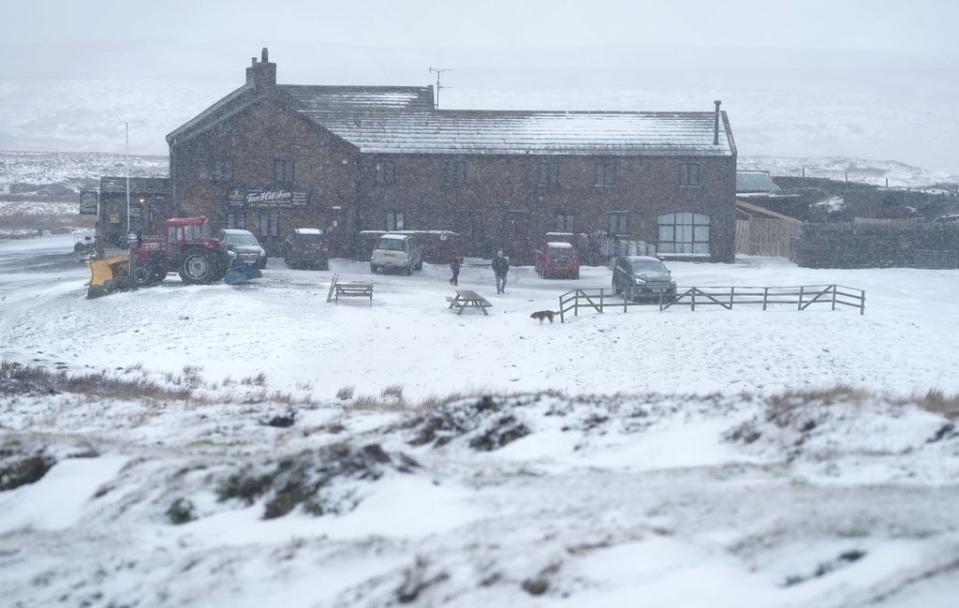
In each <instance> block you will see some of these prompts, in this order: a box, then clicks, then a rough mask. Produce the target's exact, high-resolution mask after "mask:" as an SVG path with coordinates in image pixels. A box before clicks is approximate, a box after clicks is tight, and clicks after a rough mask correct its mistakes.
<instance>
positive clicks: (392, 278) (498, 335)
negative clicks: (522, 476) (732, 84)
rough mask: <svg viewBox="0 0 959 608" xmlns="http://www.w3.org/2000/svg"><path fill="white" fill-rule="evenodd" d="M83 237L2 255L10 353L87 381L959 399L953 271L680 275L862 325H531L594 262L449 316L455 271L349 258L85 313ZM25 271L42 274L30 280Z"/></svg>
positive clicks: (648, 315) (106, 302)
mask: <svg viewBox="0 0 959 608" xmlns="http://www.w3.org/2000/svg"><path fill="white" fill-rule="evenodd" d="M72 239H73V237H72V236H70V235H64V236H62V237H50V238H47V239H41V240H36V241H28V242H23V243H0V272H2V273H3V276H4V280H3V282H2V284H0V313H2V314H0V332H2V334H3V336H4V338H5V339H4V341H3V344H2V345H0V357H2V358H4V359H8V360H15V361H21V362H31V361H35V362H37V363H44V364H48V365H53V364H55V363H56V362H62V363H63V364H65V365H66V366H68V367H70V368H71V369H78V370H79V369H83V368H84V367H85V366H92V367H94V368H97V369H102V368H107V369H109V368H114V367H125V366H128V365H131V364H135V363H143V364H144V365H145V366H146V367H148V368H149V369H151V370H156V371H162V372H172V373H176V372H179V370H181V369H182V368H183V366H184V365H192V366H199V367H201V368H203V375H204V377H205V378H206V379H208V380H210V381H221V380H222V379H223V378H225V377H227V376H232V377H233V378H238V377H247V376H251V375H256V374H258V373H260V372H262V373H264V374H266V376H267V378H268V379H269V384H270V385H271V386H273V387H274V388H276V389H278V390H287V391H293V390H295V389H296V387H297V385H299V384H303V383H309V384H311V385H312V395H313V396H315V397H317V398H327V397H331V396H332V395H333V394H335V393H336V391H337V390H338V389H339V388H340V387H342V386H347V385H353V386H355V387H356V389H357V391H359V392H361V393H366V394H378V393H379V392H380V391H381V390H382V389H383V388H384V387H386V386H391V385H395V384H400V385H403V386H404V390H405V392H406V394H407V395H408V396H412V397H416V398H425V397H427V396H429V395H444V394H447V393H450V392H455V391H464V390H468V389H496V390H511V391H513V390H539V389H562V390H568V391H572V392H575V393H594V392H598V393H615V392H618V391H659V392H667V393H671V392H696V393H709V392H713V391H723V392H728V391H762V392H769V391H779V390H783V389H785V388H802V387H824V386H832V385H835V384H837V383H842V384H848V385H851V386H857V387H865V388H870V389H874V388H877V387H878V388H881V389H884V390H889V391H895V392H897V393H905V394H908V393H912V392H919V393H925V391H927V390H929V389H930V388H942V389H945V390H947V391H959V342H956V341H955V340H951V339H949V338H948V337H947V336H948V333H949V332H948V331H947V330H950V329H951V328H955V327H956V316H955V304H954V303H955V300H956V298H957V297H959V293H957V285H959V282H957V280H959V272H957V271H955V270H915V269H883V270H878V269H877V270H822V269H808V268H798V267H797V266H795V265H794V264H792V263H790V262H786V261H784V260H782V259H778V258H749V257H742V258H740V261H739V262H737V263H736V264H694V263H672V264H670V267H671V269H672V270H673V274H674V279H675V280H676V281H677V283H678V284H679V285H680V288H682V287H683V286H724V285H734V286H777V285H823V284H832V283H839V284H842V285H848V286H850V287H855V288H859V289H864V290H865V291H866V314H865V315H864V316H860V315H859V314H858V311H854V310H853V309H842V310H837V311H835V312H833V311H830V310H828V307H826V308H823V309H815V308H811V309H809V310H807V311H804V312H797V311H796V310H793V309H792V308H789V309H785V308H783V309H779V310H773V311H769V312H765V313H764V312H762V311H761V310H758V309H756V308H752V309H750V308H744V309H742V310H740V309H736V310H734V311H732V312H730V311H725V310H716V309H712V310H697V311H696V312H690V311H689V309H688V308H686V309H682V308H674V309H670V310H668V311H666V312H660V311H659V310H658V309H657V308H656V307H655V306H651V307H648V308H646V307H637V308H631V309H630V312H629V313H628V314H622V313H616V312H609V313H605V314H602V315H599V314H595V313H590V312H583V313H582V314H580V316H579V317H577V318H575V319H573V320H572V322H569V323H565V324H560V323H558V322H556V323H554V324H552V325H550V324H549V323H546V324H545V325H541V324H540V323H538V322H536V321H533V320H531V319H530V318H529V314H530V313H532V312H534V311H538V310H556V309H557V308H558V296H559V295H560V294H561V293H563V292H565V291H567V290H569V289H572V288H574V287H578V286H584V287H608V286H609V284H610V272H609V270H608V269H606V268H601V267H590V268H585V269H584V271H583V274H582V278H581V279H580V280H579V281H563V280H543V279H541V278H539V277H538V276H537V275H536V274H535V273H534V272H533V270H532V269H531V268H529V267H523V268H517V269H514V270H513V271H512V272H511V273H510V277H509V288H508V292H507V295H506V296H496V295H494V293H495V290H494V289H493V277H492V274H491V271H490V270H489V268H488V267H470V266H467V267H466V268H464V269H463V271H462V274H461V280H460V285H461V287H462V288H468V289H476V290H477V291H478V292H479V293H481V294H483V295H486V296H487V297H488V298H489V299H490V300H491V301H492V302H493V305H494V307H493V308H492V309H491V312H490V316H488V317H484V316H482V315H477V314H475V313H472V312H467V313H464V314H463V315H462V316H456V315H453V314H451V312H450V311H449V310H448V309H447V306H446V297H447V296H449V295H452V289H451V287H450V285H449V284H448V283H447V278H448V276H449V274H448V273H449V270H448V269H447V268H446V267H443V266H432V265H429V264H427V265H425V267H424V270H423V271H422V272H419V273H414V275H413V276H412V277H405V276H400V275H379V274H378V275H375V276H371V275H370V272H369V265H368V264H364V263H359V262H352V261H347V260H334V261H333V263H332V270H331V271H330V272H316V271H303V270H289V269H287V268H286V267H285V265H284V263H283V261H282V260H281V259H271V260H270V264H269V266H268V268H267V269H266V271H265V272H264V277H263V278H262V279H261V280H258V281H256V282H254V283H251V284H248V285H244V286H241V287H231V286H229V285H225V284H215V285H206V286H186V285H183V284H181V283H180V281H179V279H178V278H177V277H176V276H175V275H170V277H169V278H168V279H167V281H166V282H165V283H164V284H162V285H160V286H158V287H155V288H151V289H144V290H140V291H136V292H128V293H119V294H116V295H113V296H111V297H109V298H103V299H100V300H95V301H88V300H86V299H84V295H85V293H86V291H85V287H84V282H85V281H86V280H87V278H88V274H89V271H88V270H87V269H86V268H85V267H84V266H82V265H81V264H78V263H76V262H75V261H73V259H72V257H71V255H70V254H69V253H68V252H70V251H72V246H73V240H72ZM25 247H27V248H30V249H29V253H26V252H24V250H23V248H25ZM58 254H59V255H58ZM24 260H27V261H26V262H25V261H24ZM30 264H34V265H35V269H31V270H27V271H25V270H23V268H24V266H25V265H30ZM48 269H50V270H48ZM38 270H39V271H38ZM333 272H336V273H339V274H340V276H341V279H342V280H349V279H359V280H370V279H372V280H373V282H374V283H375V298H374V304H373V306H372V307H369V306H364V305H363V303H362V302H359V301H345V302H341V303H340V304H339V305H333V304H327V303H326V296H327V290H328V286H329V280H330V277H331V276H332V273H333Z"/></svg>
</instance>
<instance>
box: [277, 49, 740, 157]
mask: <svg viewBox="0 0 959 608" xmlns="http://www.w3.org/2000/svg"><path fill="white" fill-rule="evenodd" d="M263 50H264V51H266V49H263ZM713 103H714V104H716V121H715V123H714V124H713V145H714V146H718V145H719V104H721V103H722V101H720V100H718V99H717V100H716V101H714V102H713Z"/></svg>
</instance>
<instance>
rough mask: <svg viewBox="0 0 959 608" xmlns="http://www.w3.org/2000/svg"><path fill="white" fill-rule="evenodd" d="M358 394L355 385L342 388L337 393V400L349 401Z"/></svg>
mask: <svg viewBox="0 0 959 608" xmlns="http://www.w3.org/2000/svg"><path fill="white" fill-rule="evenodd" d="M354 393H356V387H355V386H353V385H347V386H341V387H340V390H338V391H336V398H337V399H339V400H340V401H348V400H350V399H352V398H353V394H354Z"/></svg>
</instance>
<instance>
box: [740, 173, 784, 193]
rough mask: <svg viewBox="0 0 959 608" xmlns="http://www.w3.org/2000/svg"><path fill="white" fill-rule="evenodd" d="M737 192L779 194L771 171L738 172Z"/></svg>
mask: <svg viewBox="0 0 959 608" xmlns="http://www.w3.org/2000/svg"><path fill="white" fill-rule="evenodd" d="M736 192H740V193H746V192H779V186H778V185H777V184H776V182H774V181H773V178H772V177H771V176H770V175H769V171H736Z"/></svg>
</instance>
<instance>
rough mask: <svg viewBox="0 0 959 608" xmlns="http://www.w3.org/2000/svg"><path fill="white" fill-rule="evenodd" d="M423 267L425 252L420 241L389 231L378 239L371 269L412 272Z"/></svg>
mask: <svg viewBox="0 0 959 608" xmlns="http://www.w3.org/2000/svg"><path fill="white" fill-rule="evenodd" d="M421 268H423V252H422V250H421V249H420V245H419V242H418V241H417V240H416V239H415V238H413V237H411V236H409V235H406V234H397V233H391V232H387V233H386V234H384V235H383V236H381V237H380V238H379V240H377V241H376V247H374V248H373V255H371V256H370V271H371V272H379V271H381V270H399V271H401V272H403V274H407V275H409V274H412V273H413V271H414V270H420V269H421Z"/></svg>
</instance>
